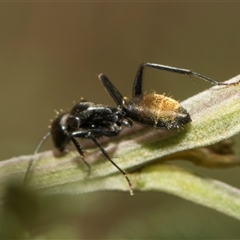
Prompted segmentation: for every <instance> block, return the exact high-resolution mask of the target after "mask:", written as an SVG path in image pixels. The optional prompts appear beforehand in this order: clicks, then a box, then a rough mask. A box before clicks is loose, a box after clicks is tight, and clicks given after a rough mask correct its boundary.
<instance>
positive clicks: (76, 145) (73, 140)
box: [70, 135, 91, 175]
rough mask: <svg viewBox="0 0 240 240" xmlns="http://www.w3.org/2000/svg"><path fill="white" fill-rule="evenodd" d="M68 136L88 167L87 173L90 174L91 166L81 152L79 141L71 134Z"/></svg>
mask: <svg viewBox="0 0 240 240" xmlns="http://www.w3.org/2000/svg"><path fill="white" fill-rule="evenodd" d="M70 138H71V141H72V142H73V144H74V145H75V147H76V149H77V151H78V153H79V154H80V156H81V159H82V161H83V162H84V164H85V165H86V166H87V167H88V175H90V173H91V166H90V165H89V164H88V163H87V162H86V161H85V159H84V152H83V149H82V147H81V145H80V144H79V142H78V141H77V140H76V139H75V138H74V137H73V136H72V135H71V136H70Z"/></svg>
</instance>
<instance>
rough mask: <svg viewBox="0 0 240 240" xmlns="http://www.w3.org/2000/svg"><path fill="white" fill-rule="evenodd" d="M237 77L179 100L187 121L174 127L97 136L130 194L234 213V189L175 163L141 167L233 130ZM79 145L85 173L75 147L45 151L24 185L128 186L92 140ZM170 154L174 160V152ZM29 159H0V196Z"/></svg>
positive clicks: (239, 106)
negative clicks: (57, 153)
mask: <svg viewBox="0 0 240 240" xmlns="http://www.w3.org/2000/svg"><path fill="white" fill-rule="evenodd" d="M239 79H240V76H237V77H235V78H233V79H231V80H230V82H235V83H236V84H232V85H229V86H214V87H212V88H210V89H208V90H206V91H204V92H202V93H199V94H197V95H196V96H193V97H191V98H189V99H187V100H186V101H184V102H183V103H182V105H183V106H184V108H186V109H187V110H188V112H189V113H190V115H191V118H192V123H191V124H189V125H188V126H186V127H184V128H183V129H180V130H179V131H176V130H174V131H168V130H154V129H151V128H144V127H141V126H139V125H134V126H133V127H131V128H129V129H127V128H125V129H124V130H123V131H122V133H121V134H120V135H119V136H118V137H115V138H108V139H103V141H102V144H103V146H104V148H105V149H106V150H107V151H108V153H109V154H110V155H111V156H112V158H113V160H114V161H115V162H116V163H117V164H118V166H120V167H121V168H122V169H125V170H127V171H128V172H133V173H131V174H129V178H130V179H131V182H132V184H133V188H134V190H135V191H136V194H137V191H138V190H139V191H143V190H148V191H149V190H154V191H165V192H170V193H173V194H175V195H178V196H180V197H182V198H185V199H188V200H191V201H193V202H196V203H200V204H202V205H204V206H208V207H211V208H213V209H216V210H218V211H221V212H223V213H226V214H228V215H230V216H232V217H235V218H240V213H239V210H238V209H240V205H239V204H240V203H239V200H238V199H239V197H240V196H239V190H237V189H234V188H232V187H230V186H228V185H225V184H223V183H222V184H221V183H219V182H217V181H215V180H211V179H207V178H203V177H200V176H197V175H195V174H193V173H190V172H188V171H185V170H183V169H181V168H178V167H175V166H171V165H157V166H155V165H153V166H151V165H150V166H147V165H148V164H151V163H153V162H154V161H156V160H158V161H159V159H160V160H161V161H164V158H166V157H168V156H170V154H178V153H179V154H180V155H179V156H180V157H181V158H182V157H183V156H184V155H181V153H183V151H186V150H189V149H195V148H199V147H203V146H208V145H211V144H214V143H217V142H219V141H221V140H224V139H227V138H229V137H231V136H233V135H235V134H237V133H239V132H240V124H239V119H240V102H239V99H240V86H239V83H238V81H239ZM83 146H84V147H85V149H87V152H86V154H85V160H86V161H88V162H89V163H90V164H91V166H92V170H91V174H90V175H89V176H88V174H87V169H86V166H85V165H84V164H82V162H81V159H80V158H79V156H78V154H77V153H76V152H74V151H73V152H69V153H68V154H66V155H65V156H63V157H61V158H59V157H58V158H56V157H54V156H53V154H52V152H50V151H49V152H43V153H41V154H38V155H36V160H35V162H34V164H33V166H32V168H31V171H30V174H29V176H28V186H29V187H31V188H32V189H34V190H37V191H39V192H42V193H45V194H56V193H69V194H79V193H84V192H91V191H100V190H129V189H128V185H127V182H126V180H125V178H124V177H123V176H122V175H121V174H120V173H119V172H118V170H117V169H116V168H115V167H114V166H113V165H111V164H110V163H109V162H108V161H106V159H105V158H104V157H103V156H102V154H101V152H100V151H99V149H96V147H94V148H90V147H92V146H93V145H89V141H86V142H84V141H83ZM229 155H231V154H229ZM162 157H164V158H162ZM175 157H176V159H177V158H178V155H176V156H175ZM205 157H206V156H205ZM31 158H32V156H24V157H18V158H13V159H10V160H6V161H2V162H1V163H0V176H1V178H0V182H1V184H0V194H1V196H3V194H4V186H5V184H4V183H6V181H8V180H9V179H11V178H13V177H14V178H17V179H18V181H23V178H24V174H25V173H26V169H27V167H28V163H29V161H30V159H31ZM214 159H216V166H217V165H218V164H217V161H218V160H217V158H216V157H215V158H214ZM219 159H221V154H219ZM228 159H231V161H230V163H229V164H230V165H237V164H239V160H238V159H237V158H235V157H232V158H231V157H228ZM206 162H207V159H205V163H206ZM205 165H206V166H207V165H208V164H205ZM213 165H214V163H213ZM139 169H141V171H139ZM136 170H138V171H136ZM134 171H135V172H134Z"/></svg>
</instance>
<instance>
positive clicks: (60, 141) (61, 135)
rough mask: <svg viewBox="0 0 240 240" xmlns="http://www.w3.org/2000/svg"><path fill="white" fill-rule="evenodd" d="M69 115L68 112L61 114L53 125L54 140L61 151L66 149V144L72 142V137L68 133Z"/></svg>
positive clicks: (52, 134)
mask: <svg viewBox="0 0 240 240" xmlns="http://www.w3.org/2000/svg"><path fill="white" fill-rule="evenodd" d="M68 116H69V114H68V113H63V114H60V115H59V116H58V117H57V118H56V119H55V120H54V121H53V122H52V125H51V130H50V133H51V136H52V141H53V144H54V146H55V147H56V148H57V149H58V150H59V151H60V152H62V151H64V149H65V147H66V145H67V144H68V143H69V142H70V137H69V136H68V134H66V130H67V119H68Z"/></svg>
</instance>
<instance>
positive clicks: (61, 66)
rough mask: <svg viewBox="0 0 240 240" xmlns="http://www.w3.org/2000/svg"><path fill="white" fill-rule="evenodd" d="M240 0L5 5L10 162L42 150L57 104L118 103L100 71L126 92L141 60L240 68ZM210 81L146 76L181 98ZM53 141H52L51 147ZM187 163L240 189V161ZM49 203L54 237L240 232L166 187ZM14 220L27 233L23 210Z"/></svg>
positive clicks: (1, 24)
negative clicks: (215, 165)
mask: <svg viewBox="0 0 240 240" xmlns="http://www.w3.org/2000/svg"><path fill="white" fill-rule="evenodd" d="M239 7H240V5H239V4H237V3H227V2H226V3H213V2H212V3H183V2H182V3H177V2H175V3H167V2H161V3H160V2H159V3H156V2H155V3H153V2H152V3H150V2H149V3H147V2H139V3H136V2H135V3H134V2H125V3H124V2H122V3H121V2H111V3H110V2H103V3H97V2H95V3H93V2H92V3H87V2H81V3H80V2H79V3H76V2H75V3H73V2H72V3H46V2H45V3H44V2H42V3H37V2H36V3H0V33H1V38H0V83H1V85H0V86H1V87H0V97H1V101H0V109H1V124H0V133H1V138H0V149H1V151H0V152H1V156H0V158H1V160H4V159H8V158H11V157H13V156H19V155H29V154H31V153H33V151H34V149H35V147H36V144H37V143H38V141H39V140H40V138H41V137H42V136H43V135H44V134H45V133H46V132H47V131H48V128H47V126H48V124H49V119H51V118H53V117H54V115H55V113H54V112H53V110H54V109H60V108H63V109H69V108H71V106H72V102H73V100H75V101H78V100H79V99H80V97H85V98H86V99H88V100H91V101H94V102H97V103H104V104H114V103H113V102H112V100H111V99H110V97H109V96H108V95H107V94H106V92H105V91H104V89H103V87H102V86H101V84H100V82H99V80H98V78H97V75H98V74H99V73H101V72H103V73H105V74H106V75H107V76H108V77H109V78H110V79H111V80H112V81H113V83H114V84H115V85H116V86H117V88H118V89H119V90H120V91H121V92H122V93H123V94H124V95H126V96H131V88H132V82H133V79H134V77H135V74H136V71H137V68H138V66H139V64H140V63H142V62H147V61H148V62H155V63H160V64H165V65H171V66H175V67H183V68H188V69H192V70H194V71H196V72H199V73H202V74H203V75H206V76H209V77H211V78H213V79H215V80H217V81H224V80H227V79H229V78H231V77H233V76H235V75H237V74H239V73H240V68H239V62H238V58H239V56H240V48H239V43H240V26H239ZM208 87H210V85H209V84H208V83H206V82H204V81H201V80H198V79H196V80H194V83H193V81H191V80H190V79H189V78H188V77H185V76H178V75H176V74H170V73H165V72H159V71H156V70H152V69H148V70H147V71H146V74H145V81H144V88H145V89H146V90H147V89H148V90H156V91H157V92H159V93H163V92H164V93H166V94H167V95H171V96H174V98H175V99H179V100H181V101H182V100H184V99H186V98H188V97H190V96H192V95H194V94H196V93H198V92H200V91H202V90H204V89H206V88H208ZM51 148H52V145H51V142H50V141H49V142H48V143H46V144H45V147H43V149H51ZM184 166H185V167H187V168H192V169H193V170H194V171H196V172H198V173H201V174H204V175H206V176H209V177H212V178H216V179H219V180H221V181H223V182H226V183H229V184H231V185H233V186H236V187H240V182H239V171H240V169H239V168H235V169H224V170H209V169H203V168H199V167H198V168H197V167H194V166H192V165H191V164H184ZM41 201H43V202H45V207H44V209H45V210H44V211H46V212H44V216H45V217H46V216H47V215H48V214H49V215H51V214H53V215H56V214H57V216H60V217H59V219H60V218H61V221H56V224H55V225H54V227H53V226H51V227H50V224H48V223H49V221H50V220H48V221H46V222H44V221H43V223H42V225H43V226H42V228H43V230H41V231H40V233H41V234H42V235H47V236H48V237H49V238H68V239H69V238H78V239H79V238H84V239H90V238H98V239H100V238H103V239H106V238H109V239H117V238H121V239H124V238H135V239H136V238H141V239H150V238H151V239H154V238H155V239H160V238H169V239H173V238H190V239H192V238H238V237H240V228H239V222H238V221H237V220H234V219H232V218H229V217H227V216H224V215H223V214H220V213H218V212H215V211H213V210H210V209H207V208H205V207H202V206H198V205H195V204H193V203H190V202H187V201H185V200H182V199H179V198H177V197H174V196H170V195H167V194H165V193H136V195H135V196H134V197H129V194H128V193H114V192H108V193H91V194H84V195H82V196H52V197H47V198H44V200H41ZM46 202H47V203H46ZM53 205H54V207H52V206H53ZM26 208H27V207H26ZM46 209H51V211H47V210H46ZM26 211H27V210H26ZM60 213H61V214H60ZM48 217H49V216H48ZM48 217H46V218H48ZM49 218H50V219H51V217H49ZM13 219H14V220H13ZM13 222H14V223H13ZM50 222H51V221H50ZM52 222H54V220H52ZM7 223H9V225H8V226H11V224H13V225H14V226H15V227H16V226H18V227H19V228H18V227H16V229H18V230H16V231H15V233H17V232H18V231H19V232H21V230H20V229H22V226H21V223H19V222H18V220H16V219H15V218H14V217H12V218H11V217H9V221H8V222H7ZM44 224H45V225H49V228H45V227H44ZM6 225H7V224H6ZM5 227H6V226H5ZM11 229H13V228H12V227H11ZM6 232H7V230H6Z"/></svg>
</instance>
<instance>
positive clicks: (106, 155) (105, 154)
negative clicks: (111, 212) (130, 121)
mask: <svg viewBox="0 0 240 240" xmlns="http://www.w3.org/2000/svg"><path fill="white" fill-rule="evenodd" d="M91 139H92V141H93V142H94V143H95V144H96V145H97V146H98V147H99V149H100V150H101V151H102V153H103V155H104V156H105V157H106V158H107V160H108V161H109V162H111V163H112V165H114V166H115V167H116V168H117V169H118V170H119V171H120V172H121V173H122V175H123V176H124V177H125V178H126V180H127V182H128V186H129V192H130V195H133V194H134V193H133V188H132V183H131V181H130V179H129V178H128V175H127V173H126V172H125V171H124V170H123V169H121V168H120V167H119V166H118V165H117V164H116V163H115V162H114V161H113V160H112V159H111V157H110V155H109V154H108V153H107V151H106V150H105V149H104V148H103V147H102V146H101V144H100V143H99V142H98V141H97V139H96V138H94V137H91Z"/></svg>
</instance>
